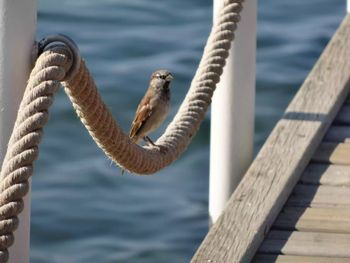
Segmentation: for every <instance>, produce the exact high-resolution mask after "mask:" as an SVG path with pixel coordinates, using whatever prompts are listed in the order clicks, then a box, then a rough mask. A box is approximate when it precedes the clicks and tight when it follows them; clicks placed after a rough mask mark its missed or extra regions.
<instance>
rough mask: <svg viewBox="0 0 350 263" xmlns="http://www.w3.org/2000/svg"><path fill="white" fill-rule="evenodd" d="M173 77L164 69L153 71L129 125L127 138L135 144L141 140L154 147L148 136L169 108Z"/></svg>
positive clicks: (159, 123)
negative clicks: (170, 86) (170, 87)
mask: <svg viewBox="0 0 350 263" xmlns="http://www.w3.org/2000/svg"><path fill="white" fill-rule="evenodd" d="M172 79H173V76H172V75H171V73H170V72H169V71H167V70H165V69H161V70H157V71H155V72H154V73H153V74H152V76H151V81H150V83H149V87H148V90H147V92H146V94H145V96H144V97H143V98H142V100H141V102H140V104H139V106H138V107H137V110H136V114H135V117H134V120H133V122H132V124H131V128H130V133H129V137H130V138H131V140H132V141H134V142H135V143H139V142H140V140H141V139H143V140H145V141H146V142H148V143H150V144H152V145H153V146H154V145H155V144H154V143H153V141H152V140H151V139H150V138H149V137H148V134H149V133H151V132H153V131H155V130H156V129H157V128H158V127H159V126H160V125H161V124H162V122H163V121H164V119H165V117H166V116H167V114H168V112H169V108H170V89H169V85H170V82H171V80H172Z"/></svg>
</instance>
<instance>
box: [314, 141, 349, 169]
mask: <svg viewBox="0 0 350 263" xmlns="http://www.w3.org/2000/svg"><path fill="white" fill-rule="evenodd" d="M349 157H350V143H332V142H323V143H321V144H320V146H319V147H318V148H317V151H316V152H315V154H314V156H313V157H312V160H313V161H315V162H320V163H332V164H344V165H350V158H349Z"/></svg>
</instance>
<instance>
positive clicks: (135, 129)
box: [129, 96, 152, 139]
mask: <svg viewBox="0 0 350 263" xmlns="http://www.w3.org/2000/svg"><path fill="white" fill-rule="evenodd" d="M151 114H152V107H151V105H150V98H149V97H146V96H145V97H144V98H143V99H142V100H141V102H140V105H139V107H138V108H137V110H136V114H135V118H134V120H133V122H132V124H131V128H130V132H129V137H130V138H131V139H132V138H134V137H135V136H137V135H138V133H139V132H140V130H141V129H142V127H143V126H144V124H145V122H146V121H147V119H148V118H149V117H150V116H151Z"/></svg>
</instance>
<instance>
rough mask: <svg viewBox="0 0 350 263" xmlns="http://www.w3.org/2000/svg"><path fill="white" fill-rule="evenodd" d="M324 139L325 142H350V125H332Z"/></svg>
mask: <svg viewBox="0 0 350 263" xmlns="http://www.w3.org/2000/svg"><path fill="white" fill-rule="evenodd" d="M323 141H325V142H346V143H350V127H349V126H332V127H330V128H329V130H328V131H327V133H326V135H325V137H324V139H323Z"/></svg>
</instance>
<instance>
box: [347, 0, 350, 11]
mask: <svg viewBox="0 0 350 263" xmlns="http://www.w3.org/2000/svg"><path fill="white" fill-rule="evenodd" d="M346 10H347V12H348V13H350V0H347V8H346Z"/></svg>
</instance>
